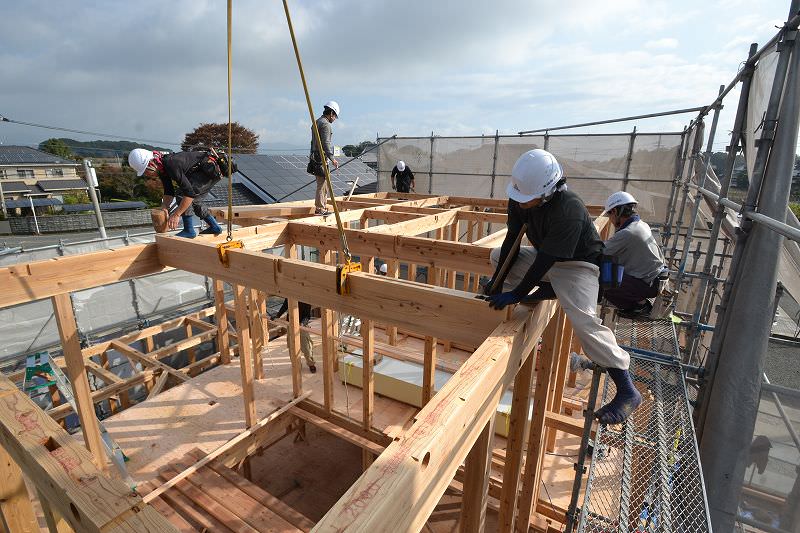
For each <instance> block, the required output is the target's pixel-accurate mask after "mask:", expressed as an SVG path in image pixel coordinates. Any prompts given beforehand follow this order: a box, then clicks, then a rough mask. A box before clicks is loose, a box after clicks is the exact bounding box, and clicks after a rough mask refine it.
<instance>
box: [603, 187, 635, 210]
mask: <svg viewBox="0 0 800 533" xmlns="http://www.w3.org/2000/svg"><path fill="white" fill-rule="evenodd" d="M636 203H639V202H637V201H636V198H634V197H633V195H632V194H631V193H628V192H625V191H617V192H615V193H614V194H612V195H611V196H609V197H608V200H606V205H605V210H604V211H603V214H604V215H605V214H606V213H608V212H609V211H611V210H612V209H614V208H615V207H619V206H621V205H628V204H636Z"/></svg>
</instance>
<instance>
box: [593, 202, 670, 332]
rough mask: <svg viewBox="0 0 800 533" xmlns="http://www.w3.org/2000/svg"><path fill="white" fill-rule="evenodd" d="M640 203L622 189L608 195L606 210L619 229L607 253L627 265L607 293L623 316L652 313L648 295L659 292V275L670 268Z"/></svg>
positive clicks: (606, 296) (653, 295)
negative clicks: (619, 280) (640, 210)
mask: <svg viewBox="0 0 800 533" xmlns="http://www.w3.org/2000/svg"><path fill="white" fill-rule="evenodd" d="M637 203H638V202H637V201H636V198H634V197H633V196H632V195H631V194H630V193H627V192H625V191H619V192H615V193H614V194H612V195H611V196H609V197H608V200H606V205H605V211H603V214H605V215H608V218H609V220H610V221H611V223H612V224H613V225H614V229H615V232H614V235H613V236H612V237H611V238H610V239H608V240H607V241H606V242H605V252H604V253H605V254H606V255H610V256H614V257H615V258H616V260H617V262H618V263H619V264H621V265H622V266H623V267H624V270H623V273H622V283H621V284H620V286H619V287H616V288H613V289H606V290H605V291H604V292H603V295H604V296H605V298H606V300H608V301H609V302H611V303H612V304H614V306H615V307H617V308H618V309H620V316H627V317H635V316H641V315H648V314H649V313H650V311H651V310H652V308H653V306H652V304H651V303H650V302H649V301H647V298H655V297H656V296H658V290H659V282H660V278H659V276H660V275H661V274H662V272H664V271H665V270H666V267H665V266H664V255H663V254H662V253H661V247H660V246H659V245H658V243H657V242H656V240H655V238H654V237H653V232H652V231H651V230H650V226H648V225H647V223H646V222H645V221H643V220H642V219H641V218H639V215H638V214H637V213H636V205H637Z"/></svg>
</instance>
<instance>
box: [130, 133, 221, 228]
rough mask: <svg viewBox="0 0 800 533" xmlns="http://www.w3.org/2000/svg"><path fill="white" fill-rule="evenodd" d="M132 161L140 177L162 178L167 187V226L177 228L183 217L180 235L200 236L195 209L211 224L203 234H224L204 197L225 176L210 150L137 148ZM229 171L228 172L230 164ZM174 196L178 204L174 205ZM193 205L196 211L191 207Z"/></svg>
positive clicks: (165, 202) (164, 207)
mask: <svg viewBox="0 0 800 533" xmlns="http://www.w3.org/2000/svg"><path fill="white" fill-rule="evenodd" d="M128 163H129V164H130V166H131V167H132V168H133V169H134V170H135V171H136V175H137V176H144V177H147V178H158V179H160V180H161V185H162V186H163V187H164V196H163V198H162V199H161V208H162V209H163V210H164V212H165V216H168V219H167V227H168V228H169V229H171V230H173V229H176V228H177V227H178V218H181V219H182V220H183V230H181V231H180V232H178V233H177V236H178V237H187V238H189V239H193V238H194V237H196V236H197V232H196V231H195V229H194V224H193V223H192V211H193V212H194V214H195V215H197V216H198V218H200V219H201V220H203V221H204V222H205V223H206V224H208V227H207V228H206V229H204V230H203V231H201V232H200V233H204V234H213V235H219V234H220V233H222V228H221V227H220V226H219V224H217V220H216V219H215V218H214V215H212V214H211V212H210V211H209V210H208V207H206V205H205V204H204V203H203V199H204V198H205V196H206V195H207V194H208V192H209V191H210V190H211V188H212V187H213V186H214V184H216V183H217V182H218V181H219V180H220V179H221V178H222V169H220V167H219V166H218V164H217V162H216V161H215V160H213V159H210V158H209V153H208V152H206V151H193V152H177V153H174V154H162V153H161V152H157V151H150V150H145V149H144V148H134V149H133V150H131V152H130V153H129V154H128ZM234 168H235V167H234ZM225 172H226V173H227V167H225ZM176 185H177V188H176ZM173 199H174V200H175V202H176V204H177V207H175V206H172V207H171V204H172V201H173ZM190 207H191V208H192V211H190V210H189V208H190Z"/></svg>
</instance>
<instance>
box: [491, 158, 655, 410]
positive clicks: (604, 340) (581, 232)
mask: <svg viewBox="0 0 800 533" xmlns="http://www.w3.org/2000/svg"><path fill="white" fill-rule="evenodd" d="M506 192H507V193H508V197H509V200H508V219H507V226H508V232H507V233H506V237H505V240H504V241H503V245H502V246H501V247H500V248H495V249H494V250H492V252H491V254H490V258H491V261H492V263H493V264H494V265H495V268H496V270H495V273H494V276H493V277H492V280H491V282H490V283H489V284H488V285H487V287H486V289H485V290H486V292H488V293H490V294H487V295H488V299H489V304H490V305H491V306H492V307H494V308H496V309H502V308H504V307H505V306H507V305H511V304H515V303H520V302H523V303H528V304H533V303H535V302H538V301H540V300H543V299H552V298H558V300H559V302H560V304H561V308H562V309H563V310H564V312H565V313H566V314H567V317H569V319H570V322H571V323H572V326H573V329H574V331H575V335H576V336H577V337H578V339H579V340H580V342H581V346H583V350H584V352H585V353H586V355H587V356H588V357H589V358H590V359H591V360H592V361H594V362H595V363H597V364H599V365H601V366H603V367H606V368H607V369H608V374H609V376H610V377H611V379H612V380H613V381H614V384H615V385H616V390H617V394H616V396H615V397H614V399H613V400H612V401H611V402H610V403H608V404H607V405H605V406H603V407H601V408H600V409H599V410H598V411H597V412H596V413H595V417H596V418H597V419H598V420H599V421H600V422H601V423H604V424H609V423H613V424H616V423H620V422H622V421H624V420H625V419H626V418H627V417H628V416H629V415H630V414H631V413H632V412H633V410H634V409H636V408H637V407H638V406H639V404H640V403H641V401H642V397H641V394H639V392H638V391H637V390H636V388H635V387H634V386H633V381H632V380H631V377H630V375H629V373H628V366H629V364H630V356H629V354H628V353H627V352H626V351H625V350H623V349H622V348H620V347H619V346H618V345H617V342H616V338H615V337H614V334H613V333H612V332H611V330H609V329H608V328H607V327H605V326H604V325H602V324H601V323H600V320H598V318H597V314H596V307H597V294H598V290H599V280H598V274H599V267H598V262H599V259H600V256H601V255H602V251H603V241H602V240H601V239H600V236H599V235H598V233H597V230H596V229H595V227H594V224H593V223H592V219H591V217H590V216H589V212H588V211H587V210H586V206H585V205H584V204H583V201H582V200H581V199H580V198H579V197H578V195H577V194H575V193H573V192H572V191H569V190H567V185H566V179H565V178H564V171H563V169H562V168H561V165H560V164H559V163H558V161H557V160H556V158H555V157H554V156H553V154H551V153H550V152H547V151H545V150H539V149H536V150H530V151H528V152H525V153H524V154H522V156H521V157H520V158H519V159H518V160H517V162H516V164H515V165H514V167H513V169H512V171H511V181H510V182H509V184H508V187H507V189H506ZM523 226H526V228H527V229H526V235H527V237H528V240H529V241H530V242H532V243H534V244H535V247H534V246H521V247H520V248H519V250H518V251H517V252H516V254H515V255H514V251H513V249H514V247H515V246H514V245H515V243H516V242H517V237H518V236H519V234H520V232H521V231H522V230H523ZM508 257H510V260H511V261H512V263H511V267H510V268H509V269H508V274H507V275H506V277H505V279H504V280H501V279H499V276H500V270H501V265H503V264H504V263H505V261H506V258H508ZM495 280H497V283H495ZM534 289H535V291H534ZM532 291H534V292H532Z"/></svg>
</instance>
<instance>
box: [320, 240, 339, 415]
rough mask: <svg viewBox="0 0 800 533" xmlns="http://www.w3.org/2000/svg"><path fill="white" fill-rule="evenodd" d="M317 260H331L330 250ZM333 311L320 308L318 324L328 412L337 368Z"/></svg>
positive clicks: (328, 262)
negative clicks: (319, 326)
mask: <svg viewBox="0 0 800 533" xmlns="http://www.w3.org/2000/svg"><path fill="white" fill-rule="evenodd" d="M319 261H320V262H321V263H324V264H326V265H328V264H331V263H332V261H333V254H331V251H330V250H323V251H321V252H320V254H319ZM334 321H335V318H334V316H333V311H331V310H330V309H328V308H327V307H322V308H321V309H320V325H321V327H322V332H321V335H322V389H323V391H322V395H323V402H324V403H325V410H326V411H328V412H330V411H331V410H332V409H333V374H334V373H335V372H336V370H337V368H336V367H337V366H338V365H337V363H336V353H337V347H336V344H335V343H336V338H335V336H334Z"/></svg>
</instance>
